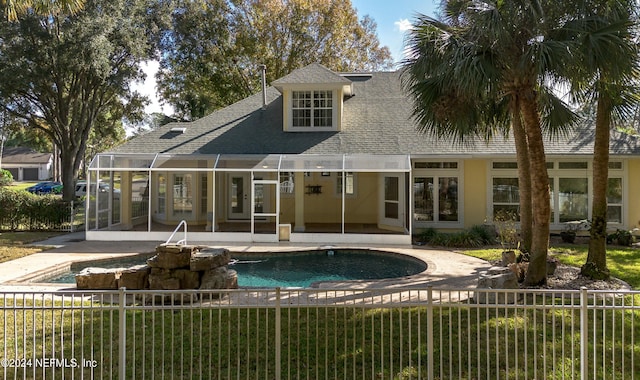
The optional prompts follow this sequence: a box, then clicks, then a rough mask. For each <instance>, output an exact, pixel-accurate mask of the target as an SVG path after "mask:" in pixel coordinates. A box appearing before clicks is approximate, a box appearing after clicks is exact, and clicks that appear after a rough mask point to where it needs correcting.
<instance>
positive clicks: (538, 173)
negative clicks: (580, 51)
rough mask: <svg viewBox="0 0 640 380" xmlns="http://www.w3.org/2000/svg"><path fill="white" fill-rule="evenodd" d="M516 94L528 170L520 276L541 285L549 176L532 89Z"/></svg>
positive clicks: (548, 212) (543, 280) (544, 273)
mask: <svg viewBox="0 0 640 380" xmlns="http://www.w3.org/2000/svg"><path fill="white" fill-rule="evenodd" d="M519 95H522V96H520V102H521V103H520V110H521V112H522V120H523V122H524V129H525V131H526V135H527V143H528V144H527V145H528V147H529V168H530V171H531V173H530V174H531V205H532V235H531V252H530V255H529V257H530V259H529V268H528V269H527V273H526V275H525V278H524V283H525V284H526V285H534V286H535V285H542V284H544V283H546V281H547V250H548V248H549V219H550V217H551V206H550V203H549V175H548V173H547V160H546V157H545V154H544V142H543V140H542V129H541V128H540V117H539V115H538V107H537V98H536V94H535V91H534V90H533V89H531V88H527V89H525V90H523V91H522V93H521V94H519Z"/></svg>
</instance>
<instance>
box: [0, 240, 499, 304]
mask: <svg viewBox="0 0 640 380" xmlns="http://www.w3.org/2000/svg"><path fill="white" fill-rule="evenodd" d="M159 244H160V242H158V241H86V240H84V233H72V234H66V235H61V236H57V237H55V238H52V239H49V240H45V241H42V242H38V243H35V244H32V245H40V246H46V247H51V248H50V249H47V250H45V251H42V252H39V253H36V254H33V255H30V256H26V257H22V258H20V259H16V260H13V261H9V262H4V263H0V291H3V292H13V291H16V292H19V291H58V290H71V289H75V287H74V288H70V287H69V286H68V285H65V284H42V283H29V282H25V279H26V278H27V277H29V276H31V275H32V274H36V273H42V272H44V271H49V270H51V268H54V267H57V266H66V265H68V264H69V263H71V262H74V261H85V260H99V259H106V258H114V257H119V256H126V255H132V254H136V253H148V252H153V251H154V250H155V247H156V246H157V245H159ZM189 244H194V245H201V244H202V245H211V243H203V242H189ZM216 247H223V248H227V249H229V250H230V251H234V252H282V251H292V250H305V249H327V248H328V247H330V248H334V249H335V248H369V249H376V250H383V251H390V252H396V253H402V254H406V255H410V256H414V257H416V258H419V259H421V260H423V261H425V262H426V263H427V265H428V268H427V270H426V271H424V272H422V273H420V274H417V275H414V276H409V277H405V278H401V279H388V280H375V281H369V280H367V281H344V282H332V283H323V284H321V285H320V287H321V288H347V287H348V288H369V289H372V288H404V287H408V288H426V287H428V286H433V287H434V288H449V289H472V288H475V286H476V284H477V280H478V274H479V272H481V271H484V270H486V269H487V268H489V267H490V264H489V263H488V262H486V261H484V260H480V259H476V258H473V257H470V256H465V255H462V254H458V253H455V252H452V251H447V250H436V249H430V248H424V247H417V246H388V245H375V246H362V245H346V244H339V245H338V244H335V245H300V244H294V243H288V242H281V243H274V244H264V243H260V244H246V243H237V244H223V245H216Z"/></svg>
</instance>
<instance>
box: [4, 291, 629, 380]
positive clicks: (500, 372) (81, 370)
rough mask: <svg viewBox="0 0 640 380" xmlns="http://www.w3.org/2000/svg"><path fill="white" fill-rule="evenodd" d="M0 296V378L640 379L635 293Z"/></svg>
mask: <svg viewBox="0 0 640 380" xmlns="http://www.w3.org/2000/svg"><path fill="white" fill-rule="evenodd" d="M121 301H124V302H121ZM0 302H1V303H2V310H1V311H0V326H2V327H1V335H0V344H1V345H2V347H0V350H2V351H1V355H0V359H1V364H2V368H0V371H1V373H2V375H3V376H4V378H6V379H14V378H16V379H44V378H47V379H82V378H84V379H94V378H95V379H134V378H135V379H637V378H640V292H615V293H614V292H604V291H587V290H582V291H551V290H549V291H542V290H531V291H493V290H475V291H471V290H451V289H431V288H427V289H406V288H405V289H341V290H335V289H330V290H329V289H296V290H289V289H287V290H281V289H265V290H230V291H207V292H202V291H198V292H188V291H174V292H170V291H163V292H159V291H127V290H124V289H121V290H119V291H100V292H91V293H89V292H84V293H83V292H56V293H24V292H20V293H8V292H6V293H3V294H2V298H0Z"/></svg>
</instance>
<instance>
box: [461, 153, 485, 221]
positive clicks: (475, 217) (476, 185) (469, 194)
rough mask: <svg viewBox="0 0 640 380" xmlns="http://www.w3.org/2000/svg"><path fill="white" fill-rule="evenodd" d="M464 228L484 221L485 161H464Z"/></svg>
mask: <svg viewBox="0 0 640 380" xmlns="http://www.w3.org/2000/svg"><path fill="white" fill-rule="evenodd" d="M463 175H464V194H463V197H464V198H463V200H462V202H464V206H463V210H464V211H463V213H464V214H463V215H462V218H464V228H469V227H471V226H474V225H478V224H482V223H484V222H485V219H486V218H487V215H488V214H489V211H488V210H487V187H488V186H487V161H486V160H465V161H464V174H463Z"/></svg>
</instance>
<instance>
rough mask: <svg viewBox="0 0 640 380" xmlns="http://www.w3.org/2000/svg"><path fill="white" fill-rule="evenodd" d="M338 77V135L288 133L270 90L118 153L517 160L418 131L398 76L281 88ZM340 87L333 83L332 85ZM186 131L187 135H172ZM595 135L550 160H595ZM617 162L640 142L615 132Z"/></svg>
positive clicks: (561, 142) (553, 148) (552, 141)
mask: <svg viewBox="0 0 640 380" xmlns="http://www.w3.org/2000/svg"><path fill="white" fill-rule="evenodd" d="M336 77H340V78H342V79H344V80H345V81H347V82H349V79H347V78H350V80H351V82H352V86H353V93H354V94H355V95H354V96H351V97H347V98H345V99H344V109H343V119H342V130H341V131H340V132H284V131H283V119H282V118H283V110H282V107H283V104H282V103H283V101H282V95H281V94H280V93H279V92H278V91H277V90H276V88H274V87H268V88H267V93H266V95H267V96H266V97H267V107H266V109H264V110H263V109H262V94H255V95H253V96H250V97H248V98H246V99H244V100H241V101H239V102H237V103H235V104H232V105H230V106H228V107H225V108H223V109H220V110H218V111H215V112H213V113H212V114H210V115H208V116H206V117H203V118H201V119H199V120H196V121H194V122H189V123H170V124H167V125H165V126H162V127H160V128H158V129H157V130H154V131H151V132H149V133H147V134H145V135H142V136H139V137H136V138H134V139H132V140H131V141H129V142H128V143H126V144H124V145H122V146H120V147H118V148H116V149H115V150H114V151H113V152H116V153H158V152H159V153H174V154H278V153H284V154H341V153H355V154H358V153H361V154H413V155H425V156H434V157H436V156H460V155H478V156H489V155H490V156H497V157H499V156H513V155H515V147H514V143H513V142H512V141H511V140H510V139H509V138H503V137H501V136H498V137H496V138H494V139H492V140H491V141H489V142H484V141H481V140H480V139H476V140H470V141H467V142H465V144H464V145H461V144H455V143H452V142H451V141H446V140H439V139H435V138H433V137H431V136H430V135H427V134H423V133H420V132H418V131H417V129H416V125H415V123H414V121H413V120H412V117H411V106H412V105H411V100H410V98H409V97H408V95H407V94H406V93H405V92H404V91H403V90H402V88H401V83H400V74H399V73H398V72H375V73H371V75H370V76H369V75H361V74H353V75H351V76H349V74H345V77H346V78H343V77H341V76H339V75H338V74H336V73H333V72H331V71H330V70H328V69H326V68H324V67H323V66H321V65H318V64H312V65H309V66H306V67H304V68H302V69H299V70H296V71H294V72H292V73H291V74H289V75H287V76H285V77H283V78H281V79H278V80H277V81H275V82H274V83H275V84H283V83H293V81H294V80H295V81H296V83H299V82H300V81H301V82H305V81H306V82H305V83H320V82H321V81H323V80H324V81H334V80H336ZM331 83H335V82H331ZM172 128H173V129H177V128H185V130H184V132H183V133H181V131H178V132H175V131H174V132H172V131H171V129H172ZM593 138H594V134H593V129H592V127H585V128H576V130H574V131H572V132H571V133H569V134H567V135H565V136H560V137H557V138H548V137H547V138H545V140H546V141H545V151H546V154H547V155H567V154H573V155H591V154H592V153H593ZM611 154H612V155H629V154H640V140H639V139H638V138H636V137H631V136H628V135H624V134H621V133H618V132H612V141H611Z"/></svg>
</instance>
